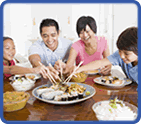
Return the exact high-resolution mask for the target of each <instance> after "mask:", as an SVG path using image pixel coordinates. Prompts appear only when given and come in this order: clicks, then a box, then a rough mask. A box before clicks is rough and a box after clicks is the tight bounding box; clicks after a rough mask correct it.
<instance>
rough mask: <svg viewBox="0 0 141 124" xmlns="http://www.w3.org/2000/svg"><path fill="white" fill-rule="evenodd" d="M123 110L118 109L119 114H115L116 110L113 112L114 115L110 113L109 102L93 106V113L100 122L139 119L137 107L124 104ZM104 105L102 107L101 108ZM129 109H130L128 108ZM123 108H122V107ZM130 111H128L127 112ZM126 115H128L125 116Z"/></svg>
mask: <svg viewBox="0 0 141 124" xmlns="http://www.w3.org/2000/svg"><path fill="white" fill-rule="evenodd" d="M122 103H123V106H124V108H123V109H118V112H119V113H118V114H115V110H114V109H113V110H112V113H110V111H109V107H108V106H109V100H106V101H101V102H97V103H95V104H94V105H93V106H92V109H93V111H94V112H95V114H96V117H97V119H98V120H101V121H105V120H119V121H121V120H126V121H129V120H135V119H136V118H137V110H138V109H137V107H136V106H134V105H132V104H130V103H128V102H125V101H124V102H123V101H122ZM102 104H103V105H102ZM101 105H102V106H101ZM128 107H129V108H128ZM121 108H122V107H121ZM127 110H128V111H127ZM125 113H126V114H125Z"/></svg>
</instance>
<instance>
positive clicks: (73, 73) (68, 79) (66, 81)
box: [63, 61, 83, 84]
mask: <svg viewBox="0 0 141 124" xmlns="http://www.w3.org/2000/svg"><path fill="white" fill-rule="evenodd" d="M82 64H83V61H81V62H80V63H79V65H78V66H77V67H76V68H75V69H74V71H73V72H72V73H71V75H70V76H69V77H68V78H67V79H66V80H65V81H64V82H63V84H66V83H68V82H69V81H70V80H71V78H72V76H73V75H75V72H76V70H77V69H78V68H79V67H80V66H81V65H82Z"/></svg>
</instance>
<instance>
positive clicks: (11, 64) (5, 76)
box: [3, 60, 15, 79]
mask: <svg viewBox="0 0 141 124" xmlns="http://www.w3.org/2000/svg"><path fill="white" fill-rule="evenodd" d="M3 65H4V66H7V65H6V64H5V63H4V62H3ZM13 65H15V62H14V61H13V60H11V61H10V65H9V66H13ZM10 76H11V74H4V78H5V79H6V78H8V77H10Z"/></svg>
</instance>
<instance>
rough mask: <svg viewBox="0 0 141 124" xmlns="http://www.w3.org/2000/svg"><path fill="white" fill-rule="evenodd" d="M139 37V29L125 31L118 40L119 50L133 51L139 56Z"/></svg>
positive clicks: (133, 28) (131, 28)
mask: <svg viewBox="0 0 141 124" xmlns="http://www.w3.org/2000/svg"><path fill="white" fill-rule="evenodd" d="M137 42H138V36H137V28H136V27H130V28H127V29H126V30H124V31H123V32H122V33H121V34H120V36H119V37H118V40H117V48H118V49H119V50H126V51H132V52H134V53H135V54H136V55H138V44H137Z"/></svg>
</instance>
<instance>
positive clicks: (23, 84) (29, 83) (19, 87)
mask: <svg viewBox="0 0 141 124" xmlns="http://www.w3.org/2000/svg"><path fill="white" fill-rule="evenodd" d="M34 83H35V80H30V79H23V81H20V80H18V79H17V80H15V81H14V82H10V84H11V85H12V87H13V88H14V90H16V91H27V90H30V89H32V88H33V87H34Z"/></svg>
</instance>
